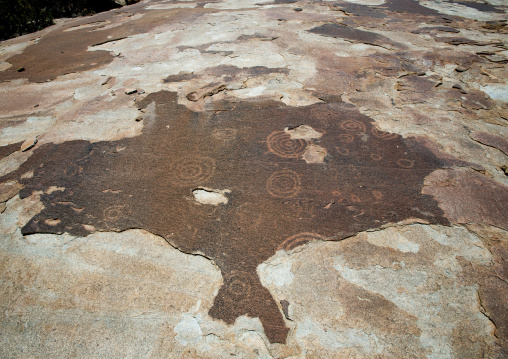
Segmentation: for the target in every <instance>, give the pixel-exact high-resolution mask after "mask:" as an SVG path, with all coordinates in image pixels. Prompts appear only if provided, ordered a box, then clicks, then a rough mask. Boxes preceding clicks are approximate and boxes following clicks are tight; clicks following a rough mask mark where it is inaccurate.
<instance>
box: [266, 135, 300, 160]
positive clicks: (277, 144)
mask: <svg viewBox="0 0 508 359" xmlns="http://www.w3.org/2000/svg"><path fill="white" fill-rule="evenodd" d="M266 143H267V145H268V150H269V151H270V152H272V153H273V154H276V155H277V156H279V157H284V158H300V157H302V155H303V154H304V152H305V150H306V149H307V145H308V143H307V141H306V140H303V139H296V140H292V139H291V137H290V135H289V134H287V133H286V132H284V131H274V132H272V133H271V134H270V135H269V136H268V137H267V139H266Z"/></svg>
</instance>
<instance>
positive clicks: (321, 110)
mask: <svg viewBox="0 0 508 359" xmlns="http://www.w3.org/2000/svg"><path fill="white" fill-rule="evenodd" d="M176 99H177V96H176V94H175V93H169V92H164V91H162V92H158V93H154V94H151V95H149V96H147V97H146V98H145V99H144V100H142V101H140V102H139V106H140V108H146V107H147V106H148V105H150V104H152V103H155V106H153V107H155V116H154V117H155V119H154V120H151V121H150V123H146V124H145V127H144V130H143V133H142V135H140V136H138V137H135V138H129V139H123V140H119V141H112V142H96V143H89V142H87V141H69V142H65V143H62V144H59V145H53V144H46V145H44V146H41V147H40V148H36V149H35V150H34V153H33V155H32V157H30V159H29V160H28V161H27V162H26V163H25V164H23V165H22V166H21V167H20V168H19V169H18V170H17V171H15V172H13V173H12V174H10V175H8V176H5V177H3V178H0V182H4V181H7V180H10V179H19V180H20V182H21V183H22V184H24V186H25V188H24V189H23V190H21V192H20V196H21V197H22V198H25V197H27V196H29V195H30V194H31V193H33V192H34V191H43V192H46V193H43V194H41V196H40V199H41V201H42V202H43V204H44V206H45V208H44V210H43V211H42V212H41V213H39V214H37V215H36V216H34V217H33V218H32V219H31V220H30V221H29V222H28V223H27V224H26V226H25V227H23V228H22V233H23V234H25V235H27V234H31V233H64V232H68V233H71V234H73V235H80V236H86V235H87V234H89V230H90V229H91V228H95V229H96V230H102V231H121V230H125V229H129V228H143V229H145V230H147V231H150V232H152V233H154V234H157V235H160V236H162V237H164V238H165V239H166V240H167V241H168V242H169V243H171V244H173V245H174V246H176V247H178V248H179V249H180V250H182V251H184V252H187V253H202V254H204V255H205V256H207V257H209V258H211V259H213V260H214V261H215V263H216V264H217V265H218V266H219V267H220V269H221V271H222V273H223V276H224V285H223V287H222V288H221V289H220V290H219V293H218V295H217V297H216V298H215V302H214V305H213V307H212V308H211V309H210V314H211V315H212V316H213V317H215V318H218V319H222V320H224V321H225V322H227V323H233V322H234V321H235V319H236V318H237V317H238V316H240V315H248V316H251V317H258V318H260V319H261V322H262V323H263V327H264V329H265V332H266V335H267V337H268V338H269V340H270V341H271V342H284V341H285V339H286V336H287V332H288V328H286V326H285V323H284V319H283V316H282V313H281V312H280V311H279V308H278V306H277V303H276V302H275V301H274V299H273V298H272V297H271V295H270V293H269V292H268V290H267V289H266V288H264V287H263V286H262V285H261V283H260V281H259V278H258V276H257V273H256V268H257V266H258V265H259V264H260V263H262V262H264V261H266V260H267V259H268V258H270V257H271V256H272V255H273V254H274V253H275V252H276V251H277V250H279V249H281V248H282V249H286V250H291V249H293V248H295V247H296V246H298V245H300V244H303V243H306V242H308V241H310V240H316V239H326V240H341V239H343V238H346V237H348V236H351V235H353V234H355V233H357V232H359V231H363V230H366V229H370V228H377V227H380V226H382V225H384V224H386V223H394V222H399V221H403V220H405V219H409V218H418V219H420V220H422V221H425V222H429V223H439V224H448V223H449V222H448V220H447V219H446V218H445V217H444V216H443V212H442V210H441V209H440V208H439V207H438V203H437V202H436V201H435V200H434V199H433V198H432V197H431V196H430V195H425V194H422V193H421V190H422V187H423V181H424V179H425V178H426V177H427V176H428V175H429V174H430V173H432V172H434V171H435V170H436V169H439V168H443V167H446V166H447V165H449V164H450V163H451V162H452V161H450V160H449V159H446V160H443V159H440V158H439V157H437V156H436V155H435V154H433V152H432V151H431V150H429V149H427V148H426V147H425V146H423V145H422V144H421V143H420V142H418V141H415V140H412V139H403V138H402V137H401V136H398V135H395V134H390V133H387V132H383V131H380V130H379V129H377V128H376V127H375V125H374V122H373V121H372V120H371V119H370V118H368V117H366V116H364V115H362V114H360V113H359V112H358V110H357V109H356V107H354V106H352V105H350V104H346V103H343V102H330V103H324V104H316V105H312V106H306V107H299V108H292V107H287V106H285V105H283V104H281V103H277V102H271V101H264V102H262V101H253V102H226V101H223V102H217V103H215V108H214V109H213V110H210V111H204V112H192V111H191V110H189V109H188V108H186V107H185V106H182V105H178V104H177V101H176ZM151 107H152V106H151ZM146 111H149V109H148V108H147V109H146ZM301 125H307V126H311V127H312V128H313V129H315V130H316V131H318V132H319V133H322V134H323V135H322V136H321V137H320V138H315V139H310V140H301V139H296V140H292V139H291V138H289V135H288V134H286V133H285V132H282V133H280V131H283V130H284V129H285V128H295V127H297V126H301ZM279 133H280V134H281V136H276V135H275V134H279ZM313 144H314V145H318V146H320V147H322V148H324V149H326V151H327V155H326V158H325V162H324V163H311V164H308V163H306V162H305V161H304V160H303V159H302V158H301V156H293V154H294V153H298V154H300V152H301V153H303V152H304V151H303V152H302V149H303V150H305V146H310V145H313ZM454 164H459V162H454ZM30 170H33V171H34V174H33V178H25V179H20V177H21V175H22V174H23V173H26V172H28V171H30ZM51 186H56V187H59V188H64V190H61V191H47V190H48V189H49V188H50V187H51ZM197 188H213V189H216V190H220V191H222V190H230V191H231V192H227V199H228V201H227V204H218V205H217V206H211V205H202V204H199V203H197V202H196V201H195V200H194V198H193V190H195V189H197ZM224 193H226V192H224Z"/></svg>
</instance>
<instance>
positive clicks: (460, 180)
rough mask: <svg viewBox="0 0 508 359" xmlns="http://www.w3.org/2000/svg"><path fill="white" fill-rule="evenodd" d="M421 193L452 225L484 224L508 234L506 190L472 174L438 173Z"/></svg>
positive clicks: (507, 190) (483, 177)
mask: <svg viewBox="0 0 508 359" xmlns="http://www.w3.org/2000/svg"><path fill="white" fill-rule="evenodd" d="M423 193H425V194H430V195H432V196H434V198H435V199H436V200H437V201H438V202H439V206H440V207H441V208H442V209H443V210H444V212H445V214H446V217H447V218H448V219H450V221H451V222H452V223H463V224H465V223H484V224H489V225H492V226H496V227H499V228H503V229H505V230H508V187H506V186H504V185H502V184H501V183H499V182H496V181H494V180H492V179H490V178H488V177H486V176H484V175H481V174H479V173H477V172H472V171H456V170H451V169H449V170H439V171H436V172H434V173H432V175H430V176H429V177H428V178H427V179H426V180H425V187H424V188H423Z"/></svg>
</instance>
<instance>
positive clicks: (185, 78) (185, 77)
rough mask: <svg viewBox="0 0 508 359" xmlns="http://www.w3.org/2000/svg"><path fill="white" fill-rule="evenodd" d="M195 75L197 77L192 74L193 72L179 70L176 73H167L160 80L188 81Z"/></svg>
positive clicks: (169, 81)
mask: <svg viewBox="0 0 508 359" xmlns="http://www.w3.org/2000/svg"><path fill="white" fill-rule="evenodd" d="M196 77H198V76H197V75H194V74H189V73H185V72H180V73H179V74H177V75H169V76H168V77H166V78H165V79H164V80H163V81H162V82H164V83H173V82H182V81H189V80H192V79H195V78H196Z"/></svg>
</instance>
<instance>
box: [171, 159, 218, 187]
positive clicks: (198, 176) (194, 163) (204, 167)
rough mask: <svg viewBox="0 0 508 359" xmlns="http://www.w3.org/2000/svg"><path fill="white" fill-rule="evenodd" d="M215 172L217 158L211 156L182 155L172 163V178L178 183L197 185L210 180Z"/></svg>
mask: <svg viewBox="0 0 508 359" xmlns="http://www.w3.org/2000/svg"><path fill="white" fill-rule="evenodd" d="M214 172H215V160H214V159H213V158H210V157H201V156H196V157H190V156H186V157H181V158H179V159H177V160H176V161H174V162H173V163H172V165H171V180H172V182H173V183H174V184H177V185H197V184H202V183H203V182H205V181H207V180H209V179H210V178H211V177H212V176H213V173H214Z"/></svg>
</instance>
